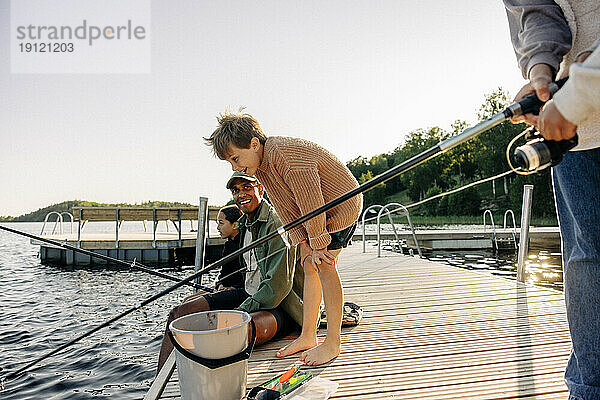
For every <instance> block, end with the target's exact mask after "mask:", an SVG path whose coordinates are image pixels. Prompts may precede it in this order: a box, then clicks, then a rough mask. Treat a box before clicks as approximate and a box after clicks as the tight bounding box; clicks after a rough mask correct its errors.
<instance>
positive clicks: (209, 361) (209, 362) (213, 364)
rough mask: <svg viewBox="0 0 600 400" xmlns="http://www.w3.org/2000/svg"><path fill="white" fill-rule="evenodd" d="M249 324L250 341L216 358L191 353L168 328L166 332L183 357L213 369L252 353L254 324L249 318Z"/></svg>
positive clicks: (254, 333)
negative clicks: (241, 348) (235, 350)
mask: <svg viewBox="0 0 600 400" xmlns="http://www.w3.org/2000/svg"><path fill="white" fill-rule="evenodd" d="M250 324H251V325H252V338H251V339H250V343H248V347H246V348H245V349H244V350H242V351H241V352H239V353H237V354H234V355H232V356H229V357H225V358H217V359H213V358H203V357H200V356H198V355H196V354H193V353H191V352H189V351H187V350H186V349H184V348H183V347H181V345H180V344H179V343H177V340H175V338H174V337H173V333H171V330H170V329H169V330H167V334H168V335H169V339H171V343H173V347H175V348H176V349H177V351H179V352H180V353H181V354H182V355H183V356H184V357H186V358H189V359H190V360H192V361H195V362H197V363H198V364H200V365H204V366H205V367H207V368H210V369H215V368H221V367H224V366H226V365H229V364H233V363H236V362H238V361H242V360H247V359H248V358H249V357H250V354H252V350H253V349H254V343H255V342H256V325H255V324H254V321H253V320H252V319H250Z"/></svg>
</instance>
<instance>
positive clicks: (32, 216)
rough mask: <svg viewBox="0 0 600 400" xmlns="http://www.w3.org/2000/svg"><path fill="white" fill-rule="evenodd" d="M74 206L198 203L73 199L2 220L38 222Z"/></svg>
mask: <svg viewBox="0 0 600 400" xmlns="http://www.w3.org/2000/svg"><path fill="white" fill-rule="evenodd" d="M73 207H140V208H160V207H197V205H193V204H189V203H179V202H168V201H146V202H143V203H140V204H137V203H136V204H129V203H96V202H93V201H83V200H71V201H63V202H62V203H57V204H53V205H51V206H48V207H44V208H40V209H39V210H37V211H34V212H31V213H29V214H24V215H21V216H19V217H2V216H0V222H38V221H40V222H41V221H43V220H44V218H46V215H47V214H48V213H49V212H52V211H56V212H59V213H61V212H65V211H66V212H69V213H71V214H73Z"/></svg>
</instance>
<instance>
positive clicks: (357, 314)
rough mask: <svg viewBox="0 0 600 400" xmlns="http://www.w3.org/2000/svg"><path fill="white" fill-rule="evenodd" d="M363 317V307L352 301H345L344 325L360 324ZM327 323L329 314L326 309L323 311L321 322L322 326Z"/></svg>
mask: <svg viewBox="0 0 600 400" xmlns="http://www.w3.org/2000/svg"><path fill="white" fill-rule="evenodd" d="M362 318H363V309H362V308H361V307H360V306H359V305H357V304H354V303H352V302H349V301H347V302H345V303H344V314H343V315H342V326H344V327H346V326H356V325H358V324H360V321H362ZM326 325H327V315H326V314H325V310H323V311H321V323H320V326H326Z"/></svg>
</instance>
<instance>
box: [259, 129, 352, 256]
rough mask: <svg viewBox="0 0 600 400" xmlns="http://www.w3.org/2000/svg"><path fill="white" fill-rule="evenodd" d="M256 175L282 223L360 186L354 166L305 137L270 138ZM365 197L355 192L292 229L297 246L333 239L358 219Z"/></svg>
mask: <svg viewBox="0 0 600 400" xmlns="http://www.w3.org/2000/svg"><path fill="white" fill-rule="evenodd" d="M256 177H257V178H258V179H259V180H260V182H261V183H262V184H263V185H264V187H265V189H266V191H267V194H268V195H269V199H270V200H271V202H272V203H273V206H274V207H275V210H276V211H277V214H278V215H279V217H280V218H281V221H282V222H283V223H284V224H287V223H290V222H292V221H293V220H295V219H297V218H299V217H300V216H302V215H304V214H306V213H307V212H309V211H312V210H314V209H316V208H317V207H320V206H322V205H323V204H325V203H327V202H329V201H331V200H333V199H335V198H337V197H339V196H341V195H342V194H344V193H346V192H348V191H350V190H352V189H354V188H356V187H358V182H356V179H355V178H354V176H353V175H352V173H351V172H350V170H349V169H348V168H347V167H346V166H345V165H344V164H343V163H342V162H341V161H340V160H338V159H337V158H336V157H335V156H334V155H333V154H331V153H330V152H329V151H327V150H325V149H324V148H322V147H320V146H318V145H317V144H315V143H312V142H309V141H307V140H304V139H298V138H289V137H280V136H272V137H269V138H267V141H266V143H265V145H264V151H263V159H262V163H261V164H260V167H259V168H258V170H257V171H256ZM361 209H362V195H358V196H354V197H353V198H351V199H349V200H346V201H345V202H343V203H341V204H338V205H337V206H335V207H333V208H332V209H330V210H329V211H327V212H326V213H325V214H320V215H318V216H316V217H314V218H312V219H311V220H308V221H306V222H305V223H304V224H302V225H300V226H298V227H296V228H294V229H292V230H291V231H290V232H289V233H290V239H291V241H292V243H293V244H294V245H296V244H298V243H300V242H301V241H302V240H304V239H306V238H308V239H309V244H310V246H311V247H312V248H313V249H322V248H325V247H327V245H328V244H329V243H330V242H331V236H330V235H329V233H333V232H339V231H341V230H343V229H345V228H347V227H349V226H350V225H352V223H353V222H354V221H356V220H357V219H358V216H359V215H360V212H361Z"/></svg>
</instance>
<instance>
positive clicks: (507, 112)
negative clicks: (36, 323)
mask: <svg viewBox="0 0 600 400" xmlns="http://www.w3.org/2000/svg"><path fill="white" fill-rule="evenodd" d="M563 83H564V80H563ZM559 85H560V82H558V83H557V82H553V83H551V84H550V85H549V89H550V93H551V94H554V93H555V92H556V91H557V90H558V89H559V87H560V86H559ZM542 105H543V102H542V101H540V100H539V99H538V98H537V96H536V95H535V93H534V94H531V95H529V96H527V97H524V98H523V99H521V100H520V101H519V102H516V103H513V104H511V105H510V106H508V107H507V108H506V109H504V110H503V111H502V112H500V113H498V114H496V115H493V116H492V117H490V118H488V119H486V120H485V121H482V122H480V123H478V124H476V125H475V126H473V127H471V128H468V129H466V130H464V131H463V132H462V133H460V134H458V135H455V136H453V137H450V138H448V139H446V140H444V141H442V142H441V143H439V144H437V145H435V146H433V147H431V148H429V149H427V150H425V151H423V152H421V153H419V154H417V155H415V156H413V157H411V158H410V159H408V160H406V161H404V162H402V163H400V164H398V165H396V166H395V167H392V168H390V169H389V170H387V171H385V172H383V173H381V174H380V175H378V176H376V177H374V178H373V179H371V180H369V181H367V182H365V183H363V184H362V185H359V186H358V187H356V188H355V189H352V190H350V191H348V192H347V193H345V194H343V195H341V196H339V197H337V198H335V199H333V200H331V201H329V202H328V203H326V204H324V205H322V206H320V207H317V208H316V209H314V210H312V211H310V212H308V213H306V214H304V215H303V216H301V217H299V218H297V219H296V220H294V221H292V222H289V223H287V224H285V225H283V226H281V227H279V228H278V229H277V230H276V231H273V232H271V233H270V234H268V235H265V236H263V237H260V238H258V239H256V240H255V241H253V242H252V243H250V244H248V245H246V246H244V247H242V248H240V249H238V250H236V251H234V252H232V253H230V254H229V255H227V256H225V257H223V258H221V259H220V260H217V261H216V262H214V263H212V264H210V265H208V266H206V267H205V268H202V269H201V270H199V271H198V272H196V273H194V274H193V275H191V276H189V277H187V278H185V279H183V280H181V281H179V282H178V283H176V284H174V285H173V286H171V287H169V288H166V289H164V290H163V291H161V292H160V293H157V294H155V295H154V296H151V297H149V298H147V299H146V300H144V301H142V302H141V303H140V304H138V305H136V306H134V307H131V308H129V309H128V310H125V311H123V312H122V313H121V314H119V315H117V316H115V317H113V318H111V319H110V320H108V321H106V322H104V323H102V324H101V325H99V326H97V327H95V328H94V329H92V330H90V331H88V332H86V333H84V334H82V335H80V336H78V337H76V338H75V339H72V340H71V341H69V342H68V343H65V344H63V345H62V346H60V347H58V348H57V349H54V350H52V351H50V352H49V353H47V354H45V355H43V356H42V357H40V358H38V359H36V360H33V361H32V362H29V363H28V364H27V365H25V366H23V367H21V368H19V369H18V370H16V371H14V372H12V373H10V374H8V375H7V376H6V377H5V378H4V380H8V379H12V378H14V377H16V376H18V375H20V374H21V373H23V372H25V371H26V370H27V369H29V368H31V367H32V366H33V365H35V364H37V363H38V362H40V361H43V360H45V359H46V358H48V357H50V356H52V355H53V354H56V353H58V352H60V351H61V350H64V349H66V348H67V347H69V346H71V345H72V344H74V343H77V342H78V341H80V340H81V339H83V338H85V337H87V336H90V335H92V334H93V333H95V332H97V331H99V330H100V329H102V328H104V327H106V326H108V325H110V324H112V323H113V322H115V321H117V320H119V319H121V318H123V317H125V316H127V315H129V314H130V313H132V312H133V311H136V310H137V309H139V308H141V307H143V306H145V305H147V304H149V303H151V302H153V301H154V300H157V299H159V298H161V297H162V296H165V295H166V294H168V293H170V292H172V291H173V290H175V289H177V288H179V287H181V286H183V285H185V284H187V283H188V282H190V281H192V280H194V279H197V278H198V277H200V276H202V275H203V274H205V273H207V272H208V271H212V270H214V269H216V268H218V267H221V266H222V265H223V264H225V263H227V262H229V261H231V260H233V259H234V258H235V257H238V256H240V255H241V254H243V253H245V252H246V251H249V250H252V249H254V248H256V247H258V246H260V245H261V244H263V243H266V242H267V241H268V240H271V239H273V238H274V237H277V236H278V235H279V236H281V239H282V240H284V242H285V241H286V239H285V238H284V235H285V233H286V232H288V231H289V230H291V229H293V228H295V227H297V226H299V225H301V224H303V223H304V222H306V221H308V220H310V219H312V218H314V217H316V216H318V215H320V214H322V213H324V212H326V211H328V210H330V209H331V208H333V207H335V206H337V205H339V204H341V203H343V202H344V201H347V200H349V199H351V198H352V197H354V196H356V195H359V194H361V193H363V192H366V191H368V190H371V189H373V188H374V187H375V186H377V185H379V184H380V183H383V182H385V181H388V180H390V179H392V178H394V177H396V176H398V175H400V174H402V173H404V172H406V171H409V170H411V169H412V168H414V167H416V166H418V165H420V164H422V163H424V162H426V161H428V160H430V159H432V158H434V157H436V156H438V155H440V154H443V153H445V152H446V151H448V150H450V149H453V148H454V147H456V146H458V145H460V144H462V143H464V142H466V141H468V140H471V139H472V138H474V137H476V136H477V135H479V134H480V133H482V132H485V131H487V130H489V129H491V128H493V127H495V126H497V125H499V124H501V123H502V122H504V121H507V120H508V119H510V118H512V117H516V116H520V115H523V114H528V113H531V112H535V111H537V110H538V109H539V108H540V107H541V106H542Z"/></svg>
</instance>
